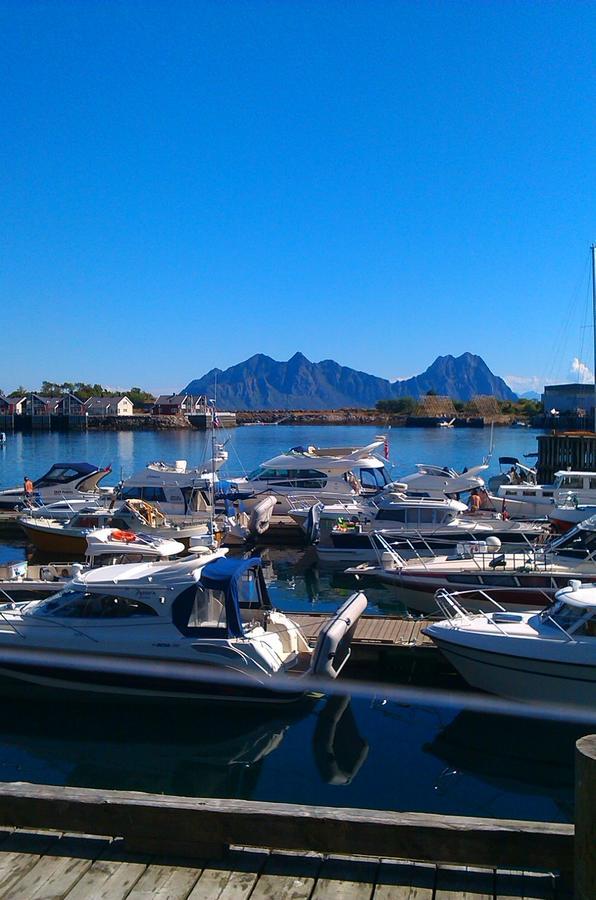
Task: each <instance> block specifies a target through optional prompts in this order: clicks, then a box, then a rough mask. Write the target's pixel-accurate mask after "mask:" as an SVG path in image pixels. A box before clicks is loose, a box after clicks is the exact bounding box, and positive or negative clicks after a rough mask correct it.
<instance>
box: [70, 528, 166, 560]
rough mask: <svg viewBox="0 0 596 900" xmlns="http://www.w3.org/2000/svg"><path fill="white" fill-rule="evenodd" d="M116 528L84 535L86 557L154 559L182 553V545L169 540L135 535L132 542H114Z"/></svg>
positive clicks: (102, 529) (97, 529) (97, 530)
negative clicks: (126, 555)
mask: <svg viewBox="0 0 596 900" xmlns="http://www.w3.org/2000/svg"><path fill="white" fill-rule="evenodd" d="M118 531H119V529H117V528H96V529H95V530H94V531H90V532H89V534H88V535H86V539H87V555H88V556H100V555H102V554H106V553H131V554H132V553H144V554H150V553H153V554H154V555H155V556H156V557H166V556H175V555H176V554H177V553H182V552H183V551H184V544H182V543H181V542H180V541H174V540H172V539H171V538H160V537H155V536H153V535H146V534H137V533H135V540H134V541H122V540H116V539H115V538H114V537H113V535H114V533H116V534H117V533H118Z"/></svg>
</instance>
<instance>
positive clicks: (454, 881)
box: [434, 866, 495, 900]
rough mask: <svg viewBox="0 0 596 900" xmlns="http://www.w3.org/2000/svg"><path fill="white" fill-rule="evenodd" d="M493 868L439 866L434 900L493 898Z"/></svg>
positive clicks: (479, 899)
mask: <svg viewBox="0 0 596 900" xmlns="http://www.w3.org/2000/svg"><path fill="white" fill-rule="evenodd" d="M494 882H495V875H494V871H493V870H492V869H472V868H470V867H469V866H465V867H458V868H456V867H453V866H438V867H437V880H436V884H435V896H434V900H493V897H494V889H495V884H494Z"/></svg>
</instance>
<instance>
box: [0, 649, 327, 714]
mask: <svg viewBox="0 0 596 900" xmlns="http://www.w3.org/2000/svg"><path fill="white" fill-rule="evenodd" d="M226 674H227V673H225V672H224V673H220V672H218V671H217V669H215V668H214V667H212V666H208V665H204V666H203V665H197V664H196V663H182V664H180V663H178V664H172V663H171V662H169V661H167V660H160V659H155V660H150V659H148V658H135V657H118V656H114V655H108V654H99V653H98V654H95V655H94V656H89V655H88V654H80V653H75V652H70V651H54V650H38V649H31V650H25V651H24V650H22V649H18V650H17V651H16V652H14V650H13V649H12V648H7V647H0V690H3V691H5V692H8V693H9V694H11V695H14V692H15V690H16V691H20V692H22V691H24V690H25V691H26V692H27V694H28V695H29V696H31V695H34V696H35V697H37V698H38V699H52V700H53V701H54V702H55V700H56V697H57V696H58V695H59V694H63V695H64V696H65V697H68V699H69V700H70V699H72V700H77V701H81V700H84V701H85V702H89V703H93V702H98V701H114V702H122V701H126V702H130V701H133V702H136V701H145V702H147V701H164V700H167V701H173V700H175V701H179V702H183V703H210V702H217V703H231V704H256V705H266V706H272V705H287V704H291V703H296V702H297V701H300V700H302V699H304V698H305V697H308V696H310V694H309V692H307V691H305V690H300V689H296V687H295V686H293V687H292V688H291V689H290V690H285V689H276V688H274V687H269V686H268V685H267V684H266V681H262V682H260V681H257V680H256V679H251V678H249V677H245V678H242V679H233V678H230V677H226ZM288 687H289V686H288Z"/></svg>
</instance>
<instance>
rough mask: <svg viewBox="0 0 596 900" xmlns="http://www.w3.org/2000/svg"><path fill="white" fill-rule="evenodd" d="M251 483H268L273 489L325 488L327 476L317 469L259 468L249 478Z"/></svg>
mask: <svg viewBox="0 0 596 900" xmlns="http://www.w3.org/2000/svg"><path fill="white" fill-rule="evenodd" d="M248 480H249V481H266V482H267V483H268V484H270V485H271V486H272V487H294V488H324V487H325V485H326V484H327V476H326V475H325V473H324V472H319V471H318V470H317V469H267V468H265V467H264V466H259V468H258V469H255V470H254V472H251V473H250V475H249V476H248Z"/></svg>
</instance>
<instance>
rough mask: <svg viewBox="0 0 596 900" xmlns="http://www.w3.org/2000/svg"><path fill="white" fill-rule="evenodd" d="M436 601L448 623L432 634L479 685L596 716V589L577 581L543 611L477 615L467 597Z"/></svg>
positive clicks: (444, 594)
mask: <svg viewBox="0 0 596 900" xmlns="http://www.w3.org/2000/svg"><path fill="white" fill-rule="evenodd" d="M437 601H438V603H439V605H440V607H441V610H442V612H443V613H444V614H445V619H444V620H443V621H441V622H436V623H435V622H433V623H432V624H430V625H428V626H427V627H426V629H425V631H426V633H427V634H428V635H429V636H430V637H431V638H432V639H433V641H434V642H435V644H437V646H438V647H439V649H440V650H441V651H442V652H443V653H444V654H445V656H446V657H447V659H449V661H450V662H451V663H452V665H453V666H454V667H455V668H456V669H457V670H458V672H460V674H461V675H462V676H463V677H464V678H465V680H466V681H467V682H468V683H469V684H471V685H472V687H475V688H479V689H481V690H483V691H489V692H491V693H493V694H499V695H500V696H503V697H509V698H511V699H514V700H522V701H525V702H540V701H542V702H549V703H563V704H568V705H571V706H574V707H578V710H581V709H583V710H586V709H589V710H590V711H591V712H592V713H593V712H594V710H596V585H594V584H583V585H582V584H581V583H580V582H579V581H572V582H571V583H570V584H569V586H567V587H564V588H562V589H561V590H559V591H557V593H556V595H555V598H554V602H553V603H552V604H551V605H550V606H548V607H547V608H546V609H544V610H542V611H541V612H539V613H535V612H525V611H522V612H518V613H511V612H507V611H506V610H504V609H503V608H502V607H500V608H499V604H498V603H495V604H494V607H493V611H492V612H489V613H480V614H470V613H469V612H468V611H467V610H466V609H465V607H464V606H463V605H462V601H463V602H464V603H465V595H461V594H457V593H455V594H454V593H449V592H447V591H440V592H439V593H438V595H437Z"/></svg>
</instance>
